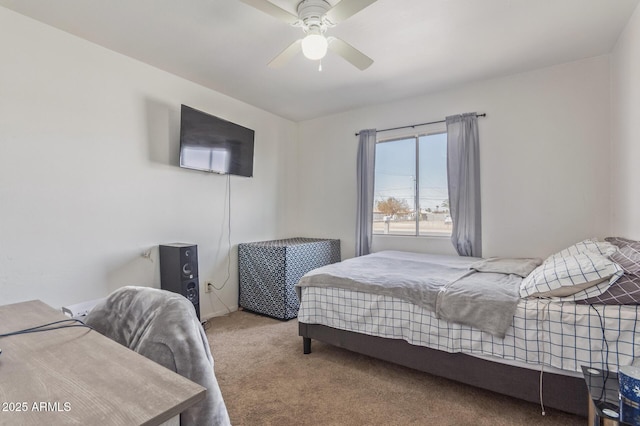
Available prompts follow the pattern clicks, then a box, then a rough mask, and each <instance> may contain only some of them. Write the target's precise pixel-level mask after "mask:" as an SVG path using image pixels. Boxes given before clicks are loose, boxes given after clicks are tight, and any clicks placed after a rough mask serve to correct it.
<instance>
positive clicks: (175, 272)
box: [160, 243, 200, 319]
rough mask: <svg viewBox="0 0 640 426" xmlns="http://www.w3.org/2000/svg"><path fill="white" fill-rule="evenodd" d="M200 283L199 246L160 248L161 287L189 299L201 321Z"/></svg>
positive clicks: (178, 244) (167, 245)
mask: <svg viewBox="0 0 640 426" xmlns="http://www.w3.org/2000/svg"><path fill="white" fill-rule="evenodd" d="M198 283H199V281H198V246H196V245H195V244H182V243H174V244H166V245H161V246H160V287H161V288H162V289H163V290H169V291H173V292H174V293H179V294H181V295H183V296H184V297H186V298H187V299H189V300H190V301H191V303H193V306H194V307H195V308H196V315H197V316H198V319H200V286H199V284H198Z"/></svg>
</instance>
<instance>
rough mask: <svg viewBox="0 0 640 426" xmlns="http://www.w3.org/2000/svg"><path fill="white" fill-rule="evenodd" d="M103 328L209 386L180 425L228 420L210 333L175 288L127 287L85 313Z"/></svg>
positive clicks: (226, 422) (89, 320) (95, 325)
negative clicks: (216, 374) (208, 336)
mask: <svg viewBox="0 0 640 426" xmlns="http://www.w3.org/2000/svg"><path fill="white" fill-rule="evenodd" d="M85 322H86V324H88V325H90V326H91V327H93V328H94V329H95V330H96V331H98V332H99V333H101V334H103V335H105V336H107V337H109V338H111V339H112V340H115V341H116V342H118V343H120V344H122V345H124V346H126V347H128V348H129V349H132V350H134V351H135V352H138V353H139V354H141V355H143V356H145V357H146V358H149V359H151V360H153V361H155V362H157V363H158V364H160V365H163V366H164V367H166V368H168V369H170V370H172V371H175V372H176V373H178V374H180V375H181V376H183V377H186V378H187V379H189V380H191V381H193V382H195V383H198V384H199V385H201V386H203V387H205V388H207V393H206V396H205V399H204V400H203V401H200V402H199V403H198V404H196V405H194V406H192V407H190V408H188V409H187V410H185V411H184V412H182V413H181V414H180V424H181V426H191V425H193V426H201V425H229V424H230V421H229V415H228V413H227V409H226V406H225V404H224V400H223V398H222V394H221V392H220V388H219V386H218V382H217V380H216V377H215V374H214V370H213V357H212V355H211V350H210V348H209V342H208V341H207V336H206V334H205V332H204V330H203V329H202V326H201V325H200V322H199V321H198V318H197V317H196V314H195V310H194V309H193V305H192V304H191V302H189V301H188V300H187V299H186V298H184V297H182V296H181V295H178V294H176V293H171V292H168V291H164V290H159V289H154V288H147V287H132V286H129V287H123V288H120V289H118V290H116V291H115V292H113V293H112V294H111V295H109V297H107V299H106V300H105V301H103V302H102V303H100V304H99V305H97V306H96V307H95V308H94V309H93V310H92V311H91V312H90V313H89V315H88V316H87V318H86V321H85Z"/></svg>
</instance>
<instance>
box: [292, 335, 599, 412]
mask: <svg viewBox="0 0 640 426" xmlns="http://www.w3.org/2000/svg"><path fill="white" fill-rule="evenodd" d="M299 335H300V336H302V338H303V339H302V340H303V350H304V353H305V354H308V353H311V339H316V340H319V341H321V342H325V343H329V344H331V345H334V346H338V347H340V348H344V349H348V350H350V351H353V352H358V353H361V354H364V355H368V356H371V357H374V358H378V359H382V360H385V361H389V362H393V363H395V364H399V365H403V366H405V367H410V368H413V369H416V370H420V371H424V372H426V373H430V374H433V375H436V376H441V377H445V378H447V379H451V380H455V381H457V382H461V383H465V384H468V385H472V386H476V387H479V388H483V389H488V390H490V391H494V392H498V393H501V394H505V395H509V396H513V397H515V398H518V399H523V400H525V401H530V402H535V403H540V397H539V395H540V388H539V386H540V384H539V383H540V382H539V379H540V372H539V371H535V370H530V369H527V368H521V367H515V366H511V365H506V364H500V363H496V362H491V361H487V360H484V359H480V358H476V357H473V356H470V355H465V354H462V353H449V352H443V351H439V350H436V349H431V348H426V347H422V346H415V345H411V344H409V343H407V342H405V341H404V340H398V339H384V338H381V337H376V336H369V335H366V334H360V333H354V332H350V331H343V330H338V329H335V328H331V327H327V326H324V325H319V324H304V323H299ZM588 395H589V394H588V392H587V387H586V385H585V382H584V380H583V379H582V378H577V377H569V376H562V375H560V374H553V373H544V376H543V397H544V405H545V407H551V408H555V409H558V410H561V411H565V412H567V413H572V414H577V415H580V416H584V417H587V414H588V401H589V400H588V397H589V396H588Z"/></svg>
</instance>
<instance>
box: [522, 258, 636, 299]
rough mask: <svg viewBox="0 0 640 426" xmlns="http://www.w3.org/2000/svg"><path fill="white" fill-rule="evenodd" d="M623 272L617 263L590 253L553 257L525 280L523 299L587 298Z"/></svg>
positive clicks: (603, 289)
mask: <svg viewBox="0 0 640 426" xmlns="http://www.w3.org/2000/svg"><path fill="white" fill-rule="evenodd" d="M622 273H623V270H622V268H621V267H620V266H619V265H618V264H617V263H615V262H613V261H611V260H609V259H607V258H606V257H604V256H603V255H601V254H597V253H595V252H593V251H589V250H586V251H584V252H582V253H577V254H574V255H566V256H555V257H554V256H551V257H549V258H548V259H547V260H545V261H544V263H543V264H542V265H540V266H538V267H537V268H536V269H534V270H533V272H531V273H530V274H529V275H528V276H527V277H526V278H525V279H523V280H522V283H521V284H520V296H521V297H555V298H559V300H560V301H565V300H566V301H575V300H582V299H587V298H589V297H594V296H599V295H600V294H602V293H604V292H605V291H606V290H607V289H608V288H609V287H610V286H611V284H613V283H614V282H615V281H616V280H617V279H618V278H620V277H621V276H622Z"/></svg>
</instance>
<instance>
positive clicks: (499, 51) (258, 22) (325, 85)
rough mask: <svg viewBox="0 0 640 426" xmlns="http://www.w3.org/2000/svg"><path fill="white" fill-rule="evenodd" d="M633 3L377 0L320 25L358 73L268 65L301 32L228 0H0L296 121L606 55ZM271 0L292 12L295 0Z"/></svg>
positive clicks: (339, 63) (300, 63) (329, 64)
mask: <svg viewBox="0 0 640 426" xmlns="http://www.w3.org/2000/svg"><path fill="white" fill-rule="evenodd" d="M342 1H350V0H342ZM639 1H640V0H378V1H377V2H376V3H374V4H372V5H371V6H369V7H367V8H365V9H364V10H362V11H360V12H359V13H357V14H356V15H354V16H352V17H350V18H349V19H347V20H345V21H343V22H341V23H339V24H338V26H336V27H335V28H332V29H330V30H328V32H327V34H328V35H334V36H337V37H340V38H342V39H343V40H345V41H347V42H348V43H350V44H351V45H353V46H354V47H356V48H357V49H359V50H361V51H362V52H363V53H365V54H366V55H368V56H370V57H371V58H373V59H374V61H375V62H374V64H373V65H372V66H371V67H370V68H368V69H366V70H365V71H360V70H358V69H357V68H355V67H353V66H352V65H350V64H349V63H347V62H346V61H344V60H343V59H342V58H340V57H337V56H336V55H333V54H332V53H331V52H329V54H328V55H327V57H326V58H325V59H323V61H322V67H323V70H322V72H318V63H317V62H313V61H309V60H307V59H305V58H304V57H302V55H299V56H297V57H296V58H294V59H293V60H292V61H291V62H290V63H289V64H287V65H286V66H285V67H284V68H279V69H272V68H268V67H267V66H266V64H267V63H268V62H269V61H270V60H271V59H272V58H273V57H275V56H276V55H277V54H278V53H280V51H282V50H283V49H284V48H285V47H287V46H288V45H289V44H290V43H291V42H293V41H294V40H296V39H298V38H300V37H301V34H302V32H301V30H300V29H299V28H293V27H290V26H288V25H287V24H285V23H283V22H281V21H278V20H276V19H275V18H273V17H271V16H270V15H267V14H265V13H263V12H260V11H258V10H256V9H254V8H252V7H250V6H247V5H246V4H244V3H241V2H240V1H238V0H55V1H52V0H0V5H2V6H5V7H7V8H9V9H12V10H14V11H16V12H19V13H21V14H24V15H27V16H30V17H32V18H34V19H37V20H39V21H42V22H44V23H46V24H49V25H52V26H54V27H57V28H60V29H62V30H64V31H67V32H69V33H72V34H75V35H77V36H79V37H82V38H85V39H87V40H90V41H92V42H94V43H97V44H99V45H102V46H104V47H107V48H109V49H112V50H114V51H117V52H120V53H123V54H125V55H128V56H130V57H133V58H136V59H138V60H140V61H143V62H146V63H148V64H151V65H153V66H155V67H158V68H160V69H163V70H166V71H169V72H171V73H173V74H176V75H179V76H181V77H184V78H186V79H189V80H191V81H194V82H197V83H199V84H201V85H203V86H206V87H209V88H211V89H214V90H216V91H218V92H221V93H224V94H227V95H229V96H232V97H234V98H236V99H239V100H242V101H244V102H247V103H249V104H252V105H255V106H257V107H260V108H262V109H265V110H267V111H271V112H273V113H274V114H277V115H280V116H282V117H285V118H288V119H291V120H294V121H301V120H306V119H310V118H315V117H319V116H323V115H328V114H331V113H335V112H340V111H345V110H349V109H352V108H356V107H361V106H364V105H368V104H372V103H381V102H387V101H392V100H396V99H401V98H406V97H410V96H416V95H420V94H425V93H429V92H433V91H438V90H442V89H445V88H448V87H451V86H455V85H460V84H464V83H466V82H470V81H475V80H482V79H487V78H492V77H497V76H502V75H508V74H512V73H516V72H521V71H526V70H531V69H535V68H540V67H545V66H550V65H553V64H558V63H563V62H568V61H573V60H577V59H581V58H587V57H592V56H598V55H602V54H606V53H609V52H610V51H611V49H612V48H613V46H614V44H615V42H616V40H617V38H618V36H619V34H620V32H621V31H622V29H623V28H624V26H625V24H626V23H627V21H628V20H629V18H630V16H631V14H632V13H633V11H634V9H635V8H636V6H637V4H638V2H639ZM272 2H273V3H274V4H276V5H278V6H280V7H282V8H283V9H286V10H288V11H290V12H291V13H294V14H295V9H296V5H297V3H298V0H272ZM329 3H331V4H332V5H335V4H336V3H338V0H329Z"/></svg>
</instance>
